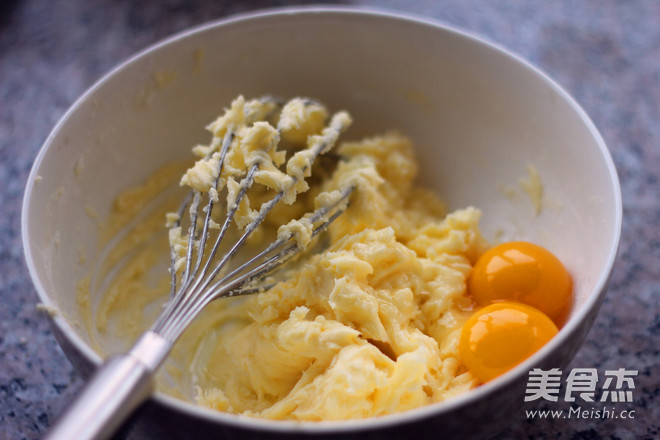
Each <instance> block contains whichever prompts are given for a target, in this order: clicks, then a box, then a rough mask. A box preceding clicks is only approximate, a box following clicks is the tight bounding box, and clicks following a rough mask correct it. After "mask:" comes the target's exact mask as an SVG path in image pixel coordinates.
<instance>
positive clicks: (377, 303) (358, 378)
mask: <svg viewBox="0 0 660 440" xmlns="http://www.w3.org/2000/svg"><path fill="white" fill-rule="evenodd" d="M255 102H256V101H245V100H243V99H242V98H238V99H237V100H236V101H234V103H233V104H232V106H231V107H230V108H229V109H228V111H227V112H226V113H225V114H224V115H223V116H222V117H221V118H219V119H218V120H217V121H215V122H214V123H213V124H211V125H210V127H209V129H210V130H211V131H212V132H213V134H214V138H213V139H214V140H213V142H212V143H211V144H209V145H206V146H198V147H195V149H194V152H195V154H196V155H197V156H198V158H199V160H198V161H197V162H196V164H195V165H194V166H193V167H191V168H190V169H189V170H188V171H187V172H185V174H184V176H183V179H182V180H181V184H182V185H186V186H190V187H192V188H196V189H198V190H201V191H205V192H209V191H210V192H211V194H210V196H211V197H218V195H217V194H215V193H214V192H215V191H216V190H215V189H213V188H212V186H213V185H212V182H213V181H214V180H215V177H214V174H213V170H214V169H215V168H214V166H215V165H217V161H218V160H219V156H218V152H217V151H218V143H219V142H220V141H219V140H220V139H221V138H222V136H223V135H224V134H225V133H226V130H228V129H229V128H230V127H234V128H236V127H241V128H240V130H238V132H237V133H238V135H237V140H236V142H238V143H239V144H240V143H241V142H242V145H245V146H246V147H245V148H242V149H236V152H235V153H232V154H234V156H232V157H228V158H227V164H228V165H227V167H226V171H225V170H223V173H224V174H223V175H222V178H221V179H220V180H221V183H220V187H221V188H224V187H225V186H226V190H225V192H226V193H227V194H228V196H227V197H228V199H229V201H228V204H229V205H230V206H231V200H232V197H233V196H232V192H233V193H234V194H235V193H236V185H237V181H236V180H235V179H234V178H233V177H232V176H233V174H232V173H233V172H232V167H234V166H235V167H236V168H237V169H238V168H240V167H244V166H247V165H249V163H251V162H250V161H251V160H252V159H251V157H257V156H258V157H259V158H260V160H261V161H262V162H263V163H267V164H268V166H267V167H265V168H264V169H263V170H264V171H263V172H262V173H261V174H260V175H259V177H258V179H259V180H258V181H259V183H260V184H261V185H263V186H265V187H267V188H269V189H272V190H281V189H285V188H290V189H288V190H287V196H286V198H288V199H289V200H286V202H288V203H289V205H287V204H284V205H282V207H281V208H278V210H277V211H276V212H274V213H273V218H272V219H270V220H269V221H271V222H273V223H274V224H278V222H279V224H281V225H284V226H282V227H281V228H280V229H279V235H280V236H282V235H283V234H284V235H286V234H291V235H293V236H294V237H295V240H296V241H297V242H298V243H300V244H301V245H306V244H307V243H309V241H310V240H311V227H310V225H309V224H308V222H307V221H306V220H305V218H303V219H302V220H293V221H290V220H291V219H297V218H298V217H299V216H300V214H302V213H304V212H305V211H308V210H309V208H310V207H311V209H313V207H314V204H316V206H319V205H323V204H328V203H331V202H332V201H333V200H336V198H337V197H338V193H339V190H340V189H342V188H345V187H346V186H347V185H352V186H355V187H356V188H357V189H356V190H355V191H354V193H353V194H352V195H351V199H350V204H349V206H348V208H347V209H346V212H345V213H344V214H342V215H341V216H340V217H339V218H338V219H337V220H335V222H334V223H333V224H332V225H331V227H330V228H329V231H328V232H327V233H326V235H325V241H326V242H327V245H326V246H325V247H324V248H323V249H322V250H321V251H317V252H316V253H314V254H312V255H310V256H306V257H305V260H304V261H299V262H298V263H297V265H296V266H295V268H294V269H291V270H290V271H289V272H287V273H286V276H285V277H284V279H283V280H282V281H280V282H279V283H277V284H276V285H274V286H273V287H271V288H270V289H268V290H267V291H265V292H263V293H259V294H255V295H252V296H247V297H243V298H235V299H223V300H218V301H215V302H214V303H212V304H211V305H210V307H209V308H208V310H205V311H204V312H203V313H202V315H201V316H200V317H199V318H198V319H197V320H196V321H194V322H193V324H192V326H191V328H190V329H188V330H187V331H186V332H185V333H184V335H183V337H182V338H181V340H180V341H179V342H178V343H177V344H176V346H175V349H174V352H173V353H172V359H171V360H169V361H168V364H167V365H166V368H165V370H166V372H167V374H168V379H165V378H162V377H161V378H159V387H160V388H161V390H164V391H165V392H169V393H171V394H174V395H177V396H179V397H185V396H186V395H191V396H192V397H193V398H194V400H195V401H196V402H197V403H198V404H200V405H204V406H208V407H210V408H214V409H218V410H220V411H227V412H232V413H239V414H244V415H250V416H256V417H265V418H271V419H295V420H309V421H319V420H342V419H354V418H364V417H372V416H379V415H384V414H389V413H394V412H398V411H404V410H407V409H411V408H415V407H419V406H422V405H427V404H430V403H433V402H439V401H443V400H445V399H447V398H449V397H452V396H455V395H457V394H460V393H463V392H465V391H467V390H468V389H470V388H472V387H474V386H476V385H477V381H476V380H475V379H474V378H473V376H472V375H471V374H470V373H468V372H467V371H466V369H465V367H464V366H462V364H461V360H460V358H459V354H458V340H459V335H460V331H461V328H462V324H463V323H464V322H465V320H466V319H467V318H468V317H469V316H470V314H471V313H472V303H471V300H470V299H469V298H468V297H467V295H466V293H465V290H466V277H467V276H468V274H469V272H470V270H471V266H472V264H473V263H474V261H475V260H476V258H477V257H478V256H479V255H480V254H481V253H482V252H483V250H484V249H485V246H486V243H485V241H484V240H483V238H482V237H481V235H480V232H479V228H478V221H479V216H480V213H479V211H478V210H476V209H473V208H466V209H461V210H458V211H455V212H452V213H449V214H447V213H446V212H445V209H444V207H443V205H442V204H441V202H440V201H439V200H438V198H437V197H436V196H435V195H433V194H432V193H430V192H429V191H427V190H425V189H423V188H420V187H418V186H416V185H415V183H414V179H415V176H416V174H417V164H416V162H415V157H414V154H413V146H412V144H411V142H410V141H409V140H408V139H407V138H405V137H404V136H402V135H400V134H397V133H387V134H384V135H381V136H376V137H372V138H368V139H364V140H361V141H351V142H343V143H342V142H339V144H338V147H336V148H335V149H334V150H333V152H334V154H336V155H338V157H339V160H338V162H337V163H336V164H334V165H332V168H333V169H332V171H331V172H328V175H327V176H325V177H324V178H323V179H317V181H313V182H311V183H310V184H309V185H308V184H306V183H304V180H299V181H298V183H295V184H292V182H291V180H290V179H291V177H290V176H295V175H301V176H302V175H303V174H305V173H306V172H307V171H305V170H307V168H310V167H308V165H310V162H309V159H310V155H309V153H308V152H309V151H310V149H311V146H313V145H314V143H315V142H320V141H321V140H322V139H328V138H329V137H332V139H336V138H337V137H339V135H340V133H341V132H342V131H343V130H344V129H345V128H346V127H345V126H346V125H348V124H349V123H350V117H349V116H348V114H346V113H345V112H339V113H336V114H335V115H333V116H329V115H328V112H327V110H326V109H325V108H324V107H323V106H322V105H320V104H318V103H315V102H313V101H307V100H302V99H294V100H291V101H289V103H287V104H286V105H285V106H284V107H283V108H282V109H281V110H279V116H278V118H276V120H277V122H276V123H272V124H271V123H267V122H255V123H253V124H252V123H250V121H249V117H247V116H249V115H250V112H256V113H259V112H261V113H260V114H259V115H258V116H260V118H258V119H262V117H263V115H264V114H265V113H267V112H271V111H273V109H271V108H265V107H264V106H260V105H257V104H255ZM256 113H255V114H256ZM246 115H247V116H246ZM239 119H240V120H239ZM246 119H247V120H246ZM250 137H252V138H250ZM214 142H215V145H214ZM278 143H282V144H284V145H285V148H281V149H280V148H278V147H277V145H278ZM250 145H261V147H259V148H254V149H252V150H251V149H250V148H248V147H247V146H250ZM264 145H271V146H272V148H270V147H268V148H265V147H264ZM289 157H295V160H288V158H289ZM285 159H287V160H286V162H285ZM285 164H286V165H285ZM285 166H286V168H287V169H284V167H285ZM319 166H320V165H319ZM161 180H162V179H161ZM158 181H159V182H160V180H158ZM300 182H303V183H300ZM148 185H149V183H147V186H148ZM287 185H288V186H287ZM308 187H309V188H308ZM209 188H211V189H210V190H209ZM294 200H295V203H293V202H294ZM258 201H259V197H258V194H257V195H251V196H250V197H249V198H248V199H246V200H245V201H244V202H241V204H239V206H238V208H239V219H238V222H239V223H242V224H243V225H244V224H245V223H247V222H249V221H250V219H253V218H254V216H255V212H256V211H257V207H258V204H259V203H257V202H258ZM136 203H139V202H138V201H136ZM176 203H178V200H177V201H176ZM119 206H121V203H120V204H119ZM118 209H120V208H118ZM171 209H172V206H167V207H164V208H163V209H162V212H160V211H157V212H156V214H154V216H155V215H159V216H162V217H161V219H162V222H161V224H160V225H159V227H157V228H151V232H149V233H148V234H147V233H146V232H145V234H147V235H149V234H150V235H149V236H150V237H152V236H153V237H159V236H162V237H164V239H159V240H161V241H159V242H158V243H159V244H156V243H155V242H154V240H157V239H156V238H150V239H148V240H147V239H143V240H141V241H140V240H137V241H140V243H142V244H143V245H145V246H143V247H144V248H145V249H144V250H143V251H141V252H138V253H137V254H134V255H133V256H132V258H131V259H130V261H129V263H128V264H126V265H125V266H124V267H123V268H122V269H121V270H120V271H119V274H118V275H117V276H116V277H115V281H114V282H113V283H112V284H111V285H110V286H109V287H108V288H107V291H106V292H105V294H104V296H103V299H102V301H101V303H100V305H99V306H98V308H97V309H96V310H95V312H94V316H95V322H96V331H97V332H98V334H99V335H101V336H99V339H100V340H101V339H103V337H107V336H108V333H114V334H117V335H118V336H119V337H122V338H125V339H126V340H127V341H128V342H130V340H131V338H133V337H135V336H137V334H139V332H140V331H143V330H144V329H146V328H148V326H149V325H150V324H151V323H152V322H153V319H154V318H155V316H156V315H157V312H158V307H153V304H162V302H163V301H164V299H165V298H166V297H167V294H168V289H167V287H166V286H167V277H168V276H169V275H168V274H167V273H164V274H163V279H164V281H162V282H154V281H153V280H150V279H149V278H150V277H149V276H147V273H148V266H149V265H150V264H155V263H154V262H155V260H156V259H157V257H156V255H157V253H160V254H163V253H164V254H165V257H168V254H167V247H166V244H167V234H166V231H165V229H164V228H163V227H162V224H163V223H164V218H165V216H164V212H165V211H167V210H171ZM154 218H155V217H154ZM175 220H176V218H175V217H173V216H172V215H171V214H170V216H169V217H168V222H169V223H170V224H172V223H173V222H174V221H175ZM138 228H139V226H138ZM142 229H144V230H147V229H149V228H146V227H144V226H143V227H142ZM133 235H135V234H133ZM129 236H130V234H129ZM170 240H172V241H173V242H174V243H175V244H176V243H177V240H179V243H180V249H179V250H178V251H177V252H178V253H179V255H183V252H184V250H185V243H181V242H180V240H181V231H180V230H179V231H176V229H175V230H174V232H171V233H170ZM258 241H259V240H258V237H257V239H256V240H253V241H252V243H251V245H256V244H258ZM146 244H148V245H146ZM124 246H125V245H124ZM317 248H318V247H317ZM179 266H180V264H179ZM127 292H128V293H127ZM127 316H130V317H131V318H130V319H128V318H126V317H127ZM129 321H130V323H129ZM135 321H139V324H136V323H135ZM127 327H130V330H127ZM104 335H105V336H104ZM99 345H101V346H102V345H103V344H102V343H101V342H99ZM101 348H102V347H101ZM172 378H174V382H175V384H173V383H172ZM182 388H187V389H189V390H191V392H186V391H185V390H182Z"/></svg>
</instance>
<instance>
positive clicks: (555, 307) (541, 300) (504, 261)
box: [468, 241, 573, 326]
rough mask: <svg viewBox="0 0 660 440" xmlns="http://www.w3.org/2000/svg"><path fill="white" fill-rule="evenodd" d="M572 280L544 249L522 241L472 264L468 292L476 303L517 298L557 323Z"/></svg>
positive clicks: (563, 313)
mask: <svg viewBox="0 0 660 440" xmlns="http://www.w3.org/2000/svg"><path fill="white" fill-rule="evenodd" d="M572 290H573V282H572V280H571V276H570V275H569V273H568V272H567V271H566V268H565V267H564V265H563V264H562V263H561V261H559V259H557V257H555V256H554V255H553V254H552V253H550V252H549V251H548V250H546V249H545V248H543V247H541V246H538V245H535V244H532V243H527V242H522V241H514V242H509V243H503V244H500V245H497V246H494V247H493V248H491V249H489V250H488V251H486V252H485V253H484V254H483V255H482V256H481V257H480V258H479V259H478V260H477V263H476V264H475V265H474V268H473V270H472V273H471V274H470V277H469V279H468V292H469V293H470V295H471V296H472V297H473V298H474V300H475V302H476V303H477V304H478V305H480V306H485V305H488V304H491V303H494V302H497V301H517V302H521V303H524V304H527V305H530V306H532V307H535V308H537V309H538V310H540V311H542V312H543V313H545V314H546V315H548V316H549V317H550V319H552V320H553V321H554V322H555V324H557V325H558V326H561V325H562V324H563V323H564V321H565V320H566V317H567V315H568V312H569V309H570V305H571V302H572Z"/></svg>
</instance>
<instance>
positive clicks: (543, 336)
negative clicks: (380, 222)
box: [459, 302, 557, 382]
mask: <svg viewBox="0 0 660 440" xmlns="http://www.w3.org/2000/svg"><path fill="white" fill-rule="evenodd" d="M556 334H557V326H556V325H555V324H554V323H553V322H552V321H551V320H550V318H548V317H547V316H546V315H545V314H544V313H542V312H540V311H539V310H537V309H535V308H533V307H530V306H527V305H525V304H520V303H515V302H499V303H495V304H491V305H489V306H486V307H484V308H483V309H480V310H478V311H477V312H475V313H474V314H473V315H472V316H471V317H470V318H469V319H468V320H467V321H466V323H465V325H464V326H463V330H462V333H461V338H460V342H459V350H460V354H461V357H462V358H463V362H464V364H465V366H466V367H467V368H468V370H470V372H471V373H472V374H473V375H474V376H475V377H476V378H477V379H479V380H480V381H482V382H488V381H489V380H491V379H494V378H495V377H497V376H499V375H501V374H502V373H504V372H506V371H508V370H510V369H511V368H513V367H515V366H516V365H518V364H519V363H521V362H522V361H524V360H525V359H527V358H528V357H529V356H531V355H532V354H533V353H534V352H536V351H537V350H538V349H540V348H541V347H542V346H543V345H544V344H545V343H547V342H548V341H549V340H550V339H552V337H553V336H555V335H556Z"/></svg>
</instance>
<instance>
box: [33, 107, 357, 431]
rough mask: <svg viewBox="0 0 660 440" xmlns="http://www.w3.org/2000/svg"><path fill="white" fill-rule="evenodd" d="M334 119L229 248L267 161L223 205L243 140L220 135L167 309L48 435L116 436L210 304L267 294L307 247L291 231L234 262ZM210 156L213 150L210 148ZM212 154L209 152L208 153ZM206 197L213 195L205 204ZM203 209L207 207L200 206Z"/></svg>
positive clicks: (338, 201)
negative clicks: (230, 167) (234, 152)
mask: <svg viewBox="0 0 660 440" xmlns="http://www.w3.org/2000/svg"><path fill="white" fill-rule="evenodd" d="M260 102H261V103H268V104H276V105H274V106H273V105H271V106H266V107H267V108H271V109H272V108H276V107H279V108H281V104H282V103H281V102H279V101H276V100H273V98H270V97H264V98H261V101H260ZM248 113H249V114H246V116H245V120H246V122H249V123H254V122H256V121H258V120H263V119H266V118H267V117H270V116H271V115H270V113H271V112H269V111H266V112H264V111H257V110H255V111H251V112H248ZM336 116H337V115H335V117H334V118H332V120H331V122H330V124H329V126H328V127H327V128H326V130H324V131H323V134H322V135H321V136H320V137H319V138H317V142H316V144H314V145H312V146H310V147H309V160H308V162H307V165H306V166H303V167H302V168H301V169H300V170H299V172H298V173H294V174H295V175H294V176H292V178H291V179H290V180H289V181H288V183H287V184H286V185H285V186H284V187H283V188H281V189H280V190H279V191H278V192H276V193H275V195H274V197H273V198H271V199H270V200H268V201H266V202H264V203H263V204H262V205H261V207H260V209H259V211H258V212H257V213H256V215H254V216H253V218H252V220H251V221H250V222H249V223H248V224H247V225H246V226H245V227H244V228H242V229H240V228H239V230H240V232H241V233H240V236H239V237H238V239H236V241H235V242H233V243H230V244H229V245H228V247H229V249H228V250H227V251H226V252H225V253H224V254H220V253H219V252H220V249H221V248H222V246H223V245H224V246H225V247H227V243H226V240H227V236H228V233H229V232H228V231H229V230H230V227H231V226H232V224H235V223H236V219H235V216H236V213H237V210H238V207H239V205H240V203H241V202H242V201H243V199H244V198H246V197H247V193H248V191H249V190H250V188H252V187H253V184H254V182H255V175H256V174H257V172H258V171H259V169H260V167H261V166H262V165H263V164H262V163H260V162H259V161H256V162H255V163H253V164H251V165H250V166H249V167H248V168H247V169H246V170H245V172H244V174H243V175H242V176H241V178H240V184H239V187H238V191H237V194H236V196H235V199H234V200H233V201H228V202H227V205H226V206H220V207H218V206H217V205H218V198H217V190H218V189H219V186H220V183H221V181H222V178H223V177H222V174H223V166H224V164H225V160H226V158H227V154H228V152H229V151H230V149H231V148H232V146H235V145H236V144H237V140H236V137H237V133H236V132H235V131H234V130H227V131H226V133H225V134H224V137H223V138H222V140H221V142H219V141H220V140H219V139H216V141H218V142H219V145H218V147H219V149H220V151H219V153H220V159H219V161H218V167H217V169H216V177H215V184H214V188H213V191H215V194H216V196H214V195H212V194H211V193H212V192H213V191H209V192H208V193H203V192H202V191H199V190H193V191H191V192H190V193H189V194H188V196H187V197H186V198H185V199H184V201H183V203H182V204H181V206H180V207H179V210H178V212H177V214H176V216H175V217H176V220H175V221H174V222H173V224H172V228H180V227H181V218H182V217H184V215H185V214H186V212H189V216H190V225H189V226H188V233H187V247H186V252H185V256H184V257H183V258H185V260H183V261H184V268H183V271H182V273H181V275H180V276H178V273H179V272H180V270H178V269H179V264H180V263H181V261H180V258H179V256H178V254H177V250H176V249H175V246H174V245H173V244H171V267H170V273H171V293H170V298H169V301H168V302H167V304H166V305H165V307H164V309H163V311H162V313H161V314H160V315H159V317H158V318H157V319H156V321H155V323H154V324H153V325H152V327H151V329H150V330H148V331H147V332H145V333H144V334H143V335H142V336H141V337H140V338H139V339H138V340H137V342H136V343H135V344H134V345H133V347H132V348H131V349H130V350H129V352H128V353H127V354H124V355H118V356H114V357H111V358H109V359H108V360H107V361H106V362H105V363H104V364H103V365H102V366H101V367H100V368H99V369H98V371H97V372H96V373H95V375H94V376H93V377H92V378H91V380H90V381H89V382H88V383H87V385H86V387H85V388H84V390H83V391H82V393H81V394H80V395H79V396H78V397H77V398H76V400H75V401H74V402H73V404H72V405H71V406H70V407H69V408H68V409H67V411H66V412H65V414H64V415H63V416H62V417H61V418H60V419H59V420H58V421H57V422H56V424H55V425H54V426H53V427H52V429H51V430H50V431H49V432H48V433H47V435H46V437H45V438H47V439H51V440H54V439H66V440H69V439H105V438H109V437H111V436H112V435H113V434H114V433H115V432H116V430H117V429H118V428H119V427H120V426H121V425H122V424H123V422H124V421H125V420H126V419H127V418H128V417H129V416H130V415H131V414H132V413H133V412H134V411H135V410H136V409H137V408H138V407H139V406H140V405H141V404H142V403H143V402H144V401H145V400H146V399H147V398H148V397H149V396H150V395H151V394H152V392H153V387H154V385H153V375H154V373H155V371H156V370H157V369H158V367H159V366H160V365H161V364H162V362H163V361H164V360H165V358H166V357H167V355H168V354H169V352H170V350H171V348H172V346H173V344H174V342H175V341H176V340H177V339H178V338H179V337H180V336H181V334H182V333H183V331H184V330H185V329H186V328H187V326H188V325H189V324H190V322H191V321H192V320H193V319H194V318H195V317H196V316H197V315H199V313H200V312H201V311H202V309H204V307H205V306H206V305H208V304H209V303H210V302H211V301H213V300H216V299H218V298H227V297H236V296H241V295H248V294H253V293H257V292H260V291H263V290H264V289H265V288H266V287H268V286H265V287H264V286H263V285H262V284H261V283H260V282H261V281H262V280H263V279H264V278H265V277H267V276H268V275H270V274H271V273H272V272H273V271H274V270H275V269H277V268H279V267H281V266H282V265H283V264H284V263H285V262H287V261H288V260H290V259H291V258H292V257H294V256H296V255H298V254H299V253H300V251H301V250H302V249H303V248H304V247H305V246H304V244H301V243H300V242H299V241H298V240H297V239H296V237H294V234H293V233H292V232H289V231H287V230H284V232H282V233H278V236H277V238H276V239H275V240H274V241H272V242H270V244H268V245H267V246H266V247H265V248H264V249H263V250H261V251H259V252H257V253H256V254H255V255H253V256H251V257H249V258H248V259H246V261H244V262H241V263H240V264H237V265H235V267H234V266H231V265H229V262H230V261H231V260H232V257H234V256H236V254H237V253H238V252H239V251H240V250H241V249H243V248H244V247H245V242H246V241H247V240H248V238H249V237H250V236H251V235H252V233H253V232H254V231H255V230H256V229H257V228H258V227H259V226H260V225H261V224H262V223H263V222H264V220H265V218H266V216H267V215H268V213H269V212H271V211H272V209H273V208H274V207H275V205H277V204H278V203H280V202H281V201H282V199H283V198H285V197H286V195H287V192H289V191H291V189H292V188H293V186H294V185H296V184H298V183H299V181H300V180H301V179H304V175H309V173H310V171H311V170H309V167H311V164H312V163H313V162H314V161H315V160H316V158H317V157H318V156H319V155H321V154H323V153H326V152H327V151H328V150H330V148H332V146H333V145H334V144H335V143H336V141H337V137H338V136H339V134H340V133H341V132H342V131H344V130H345V129H346V128H347V124H348V122H349V119H348V118H347V117H343V118H342V117H336ZM209 154H210V153H209ZM207 159H208V157H207ZM354 189H355V188H354V186H352V185H347V186H346V187H345V188H343V189H341V190H340V191H339V192H338V193H335V194H334V197H333V198H331V199H330V202H328V203H326V204H323V205H321V206H320V207H319V208H317V209H315V210H314V211H312V212H310V213H307V214H305V216H303V217H302V218H301V219H299V220H304V222H305V224H306V225H309V228H310V236H311V237H314V236H316V235H318V234H319V233H321V232H322V231H323V230H325V229H326V228H327V226H328V225H329V224H330V223H332V222H333V221H334V220H335V219H336V218H337V217H338V216H339V215H341V213H342V212H343V211H344V210H345V209H346V206H347V204H348V201H349V198H350V196H351V194H352V192H353V191H354ZM205 199H207V200H206V201H205ZM200 207H202V208H201V209H200ZM218 208H222V209H224V210H225V216H224V221H223V222H221V224H217V223H215V222H214V221H213V218H212V213H213V212H214V210H217V209H218Z"/></svg>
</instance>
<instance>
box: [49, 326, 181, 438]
mask: <svg viewBox="0 0 660 440" xmlns="http://www.w3.org/2000/svg"><path fill="white" fill-rule="evenodd" d="M151 335H153V334H151ZM151 335H149V334H147V335H145V336H143V338H142V339H140V341H138V343H137V344H136V345H135V347H134V348H133V349H132V350H131V352H130V353H129V354H126V355H119V356H114V357H111V358H109V359H108V360H107V361H106V362H105V363H104V364H103V365H102V366H101V367H100V368H99V369H98V370H97V371H96V373H94V375H93V376H92V378H91V379H90V380H89V381H88V382H87V384H86V386H85V388H84V389H83V390H82V392H81V393H80V394H79V395H78V396H77V397H76V399H75V400H74V401H73V403H72V404H71V405H70V406H69V407H68V408H67V410H66V411H65V413H64V414H63V415H62V416H61V417H60V418H59V420H57V422H56V423H55V424H54V425H53V427H52V428H51V429H50V430H49V431H48V433H47V434H46V436H45V437H44V439H45V440H71V439H76V440H102V439H108V438H110V437H112V435H113V434H114V433H115V432H116V431H117V430H118V429H119V428H120V427H121V426H122V424H123V423H124V422H125V421H126V420H127V419H128V418H129V416H130V415H131V414H132V413H133V412H134V411H135V410H136V409H137V408H138V407H139V406H140V405H141V404H142V403H144V402H145V401H146V400H147V398H149V396H150V395H151V393H152V391H153V374H154V371H155V369H156V368H157V367H158V366H159V365H160V363H161V362H162V360H163V359H164V358H165V356H166V355H167V353H169V348H170V346H169V344H167V345H161V346H160V350H159V346H158V344H156V345H155V346H154V345H153V344H151V345H150V344H148V343H149V342H153V337H152V338H149V337H147V336H151ZM156 336H157V335H156ZM145 337H146V339H147V340H145ZM156 342H162V341H156ZM140 347H142V348H145V347H146V348H147V349H146V350H144V349H140Z"/></svg>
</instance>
